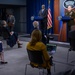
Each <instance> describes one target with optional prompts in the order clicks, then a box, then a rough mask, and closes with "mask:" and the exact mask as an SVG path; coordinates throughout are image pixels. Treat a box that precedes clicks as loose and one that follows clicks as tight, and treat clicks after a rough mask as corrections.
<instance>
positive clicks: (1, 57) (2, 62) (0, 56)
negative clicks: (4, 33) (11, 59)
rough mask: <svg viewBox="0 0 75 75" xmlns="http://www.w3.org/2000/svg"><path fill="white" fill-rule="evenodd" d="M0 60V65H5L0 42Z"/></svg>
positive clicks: (0, 42)
mask: <svg viewBox="0 0 75 75" xmlns="http://www.w3.org/2000/svg"><path fill="white" fill-rule="evenodd" d="M0 59H1V62H0V63H1V64H7V62H5V60H4V52H3V47H2V41H0Z"/></svg>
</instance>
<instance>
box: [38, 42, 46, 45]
mask: <svg viewBox="0 0 75 75" xmlns="http://www.w3.org/2000/svg"><path fill="white" fill-rule="evenodd" d="M37 44H38V45H40V46H45V44H44V43H43V42H38V43H37Z"/></svg>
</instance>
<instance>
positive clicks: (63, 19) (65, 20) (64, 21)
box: [58, 16, 71, 42]
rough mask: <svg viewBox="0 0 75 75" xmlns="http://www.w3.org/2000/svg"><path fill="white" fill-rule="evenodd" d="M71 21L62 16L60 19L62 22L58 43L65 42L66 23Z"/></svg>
mask: <svg viewBox="0 0 75 75" xmlns="http://www.w3.org/2000/svg"><path fill="white" fill-rule="evenodd" d="M69 20H71V18H70V17H68V16H63V17H62V18H61V21H62V22H63V25H62V27H61V29H60V33H59V36H58V41H61V42H66V41H67V22H68V21H69Z"/></svg>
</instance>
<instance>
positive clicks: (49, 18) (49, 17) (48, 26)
mask: <svg viewBox="0 0 75 75" xmlns="http://www.w3.org/2000/svg"><path fill="white" fill-rule="evenodd" d="M51 27H52V16H51V10H50V7H49V8H48V15H47V29H49V28H51Z"/></svg>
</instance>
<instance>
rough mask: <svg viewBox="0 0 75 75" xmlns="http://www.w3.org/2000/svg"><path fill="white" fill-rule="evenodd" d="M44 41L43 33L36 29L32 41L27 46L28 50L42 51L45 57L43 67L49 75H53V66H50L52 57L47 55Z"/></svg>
mask: <svg viewBox="0 0 75 75" xmlns="http://www.w3.org/2000/svg"><path fill="white" fill-rule="evenodd" d="M41 39H42V33H41V31H40V30H38V29H35V30H33V32H32V34H31V41H30V42H29V43H28V44H27V50H41V51H42V53H43V56H44V59H45V60H44V64H42V67H44V68H46V69H47V75H51V70H50V69H51V65H50V57H49V55H48V53H47V49H46V45H45V44H44V43H42V42H41ZM31 64H32V65H34V66H38V64H35V63H33V62H31Z"/></svg>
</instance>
